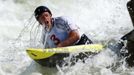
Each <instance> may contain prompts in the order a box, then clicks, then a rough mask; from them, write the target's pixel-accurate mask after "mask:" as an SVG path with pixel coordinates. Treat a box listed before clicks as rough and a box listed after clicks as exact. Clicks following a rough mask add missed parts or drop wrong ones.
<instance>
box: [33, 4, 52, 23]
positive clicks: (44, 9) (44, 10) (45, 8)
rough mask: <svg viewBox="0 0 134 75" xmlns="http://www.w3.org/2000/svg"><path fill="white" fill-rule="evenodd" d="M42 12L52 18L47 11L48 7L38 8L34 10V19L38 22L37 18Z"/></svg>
mask: <svg viewBox="0 0 134 75" xmlns="http://www.w3.org/2000/svg"><path fill="white" fill-rule="evenodd" d="M43 12H48V13H49V14H50V15H51V16H52V13H51V11H50V10H49V9H48V7H46V6H39V7H37V8H36V9H35V11H34V16H35V18H36V19H37V20H38V18H39V16H40V15H41V14H42V13H43Z"/></svg>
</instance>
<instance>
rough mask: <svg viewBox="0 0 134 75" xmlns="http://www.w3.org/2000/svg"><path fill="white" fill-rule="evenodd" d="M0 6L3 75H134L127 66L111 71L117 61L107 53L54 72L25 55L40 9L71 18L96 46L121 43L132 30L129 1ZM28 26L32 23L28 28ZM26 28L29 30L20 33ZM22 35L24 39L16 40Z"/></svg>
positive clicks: (7, 0)
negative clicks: (32, 26)
mask: <svg viewBox="0 0 134 75" xmlns="http://www.w3.org/2000/svg"><path fill="white" fill-rule="evenodd" d="M0 3H1V4H0V14H1V17H0V37H1V38H0V42H1V43H0V48H1V50H0V75H48V74H50V75H51V73H52V74H53V75H82V74H84V75H133V74H134V72H133V70H134V69H133V68H127V67H126V66H125V62H124V63H123V64H122V65H120V66H117V67H111V65H112V64H113V63H114V62H116V61H118V58H117V57H116V55H115V54H114V53H112V52H110V51H108V50H105V51H104V52H101V53H100V54H98V55H97V56H95V57H89V58H88V59H87V61H86V63H85V64H83V63H81V62H78V63H77V64H76V65H75V66H72V67H62V68H59V67H57V68H55V69H49V68H45V67H41V66H40V65H38V64H36V63H35V62H34V61H32V60H31V59H30V58H29V57H28V56H27V54H26V52H25V49H26V48H27V47H29V44H30V41H29V36H30V35H34V34H33V33H32V34H29V30H28V29H30V27H31V26H30V25H33V24H34V22H36V21H35V19H34V17H32V18H30V17H31V16H32V14H33V11H34V9H35V8H36V7H37V6H39V5H46V6H48V7H49V8H50V9H51V10H52V12H53V16H54V17H56V16H69V17H71V18H72V19H73V20H74V21H75V22H76V24H77V25H78V26H79V27H80V28H81V31H82V32H85V33H86V34H87V35H88V36H89V37H90V38H91V39H92V40H93V41H94V42H95V43H102V44H106V43H107V42H108V41H109V40H112V39H115V40H118V39H119V38H120V37H121V36H123V35H124V34H126V33H128V32H129V31H130V30H132V28H133V27H132V23H131V20H130V17H129V14H128V11H127V8H126V3H127V0H67V1H65V0H1V1H0ZM29 18H30V20H29ZM27 22H30V24H29V26H28V24H27ZM26 26H28V27H29V28H28V29H27V30H26V31H24V32H22V33H21V30H22V29H23V28H26ZM36 26H37V23H35V27H36ZM20 33H21V35H22V36H20V37H21V39H18V40H16V39H17V37H18V36H19V35H20ZM20 37H19V38H20ZM38 39H39V37H38ZM35 42H36V41H34V42H33V43H32V44H34V43H35ZM121 61H123V60H121Z"/></svg>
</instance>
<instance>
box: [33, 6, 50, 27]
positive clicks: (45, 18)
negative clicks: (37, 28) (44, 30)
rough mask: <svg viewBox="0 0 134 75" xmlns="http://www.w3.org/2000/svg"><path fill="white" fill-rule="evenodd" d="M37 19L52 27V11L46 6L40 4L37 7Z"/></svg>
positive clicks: (42, 23) (35, 13)
mask: <svg viewBox="0 0 134 75" xmlns="http://www.w3.org/2000/svg"><path fill="white" fill-rule="evenodd" d="M34 15H35V18H36V20H37V21H38V22H39V23H40V24H41V25H43V26H45V27H48V28H51V25H52V23H51V20H52V13H51V11H50V10H49V9H48V8H47V7H46V6H39V7H37V8H36V9H35V11H34Z"/></svg>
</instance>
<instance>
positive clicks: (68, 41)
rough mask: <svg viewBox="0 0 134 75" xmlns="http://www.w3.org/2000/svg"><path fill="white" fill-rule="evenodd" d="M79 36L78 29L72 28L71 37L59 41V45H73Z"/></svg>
mask: <svg viewBox="0 0 134 75" xmlns="http://www.w3.org/2000/svg"><path fill="white" fill-rule="evenodd" d="M79 38H80V36H79V33H78V32H77V31H76V30H72V31H70V32H69V37H68V38H67V39H66V40H65V41H63V42H61V43H59V44H58V45H57V47H65V46H70V45H73V44H74V43H75V42H76V41H78V40H79Z"/></svg>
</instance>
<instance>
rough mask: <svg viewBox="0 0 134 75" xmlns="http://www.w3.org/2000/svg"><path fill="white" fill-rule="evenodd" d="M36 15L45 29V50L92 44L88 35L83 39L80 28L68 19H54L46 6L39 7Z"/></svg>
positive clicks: (35, 12)
mask: <svg viewBox="0 0 134 75" xmlns="http://www.w3.org/2000/svg"><path fill="white" fill-rule="evenodd" d="M34 14H35V18H36V20H37V21H38V22H39V23H40V25H42V27H43V28H44V31H43V40H42V41H43V44H44V45H45V48H55V47H65V46H71V45H79V44H85V43H87V44H89V43H92V41H91V40H90V39H88V38H87V36H86V35H83V36H82V37H81V35H80V33H79V28H78V26H77V25H76V24H74V23H73V22H72V21H70V19H68V18H67V17H56V18H53V17H52V13H51V11H50V10H49V9H48V8H47V7H46V6H39V7H37V8H36V9H35V11H34Z"/></svg>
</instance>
